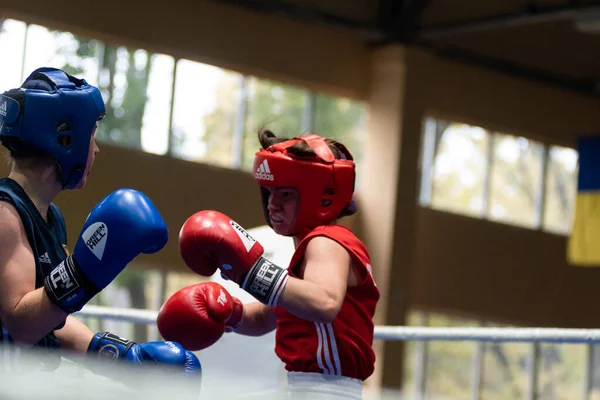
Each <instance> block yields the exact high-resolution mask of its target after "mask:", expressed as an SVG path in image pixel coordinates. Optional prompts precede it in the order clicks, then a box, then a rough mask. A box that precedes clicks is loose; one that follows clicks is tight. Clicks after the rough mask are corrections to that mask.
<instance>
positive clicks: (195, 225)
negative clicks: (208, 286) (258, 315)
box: [179, 210, 288, 305]
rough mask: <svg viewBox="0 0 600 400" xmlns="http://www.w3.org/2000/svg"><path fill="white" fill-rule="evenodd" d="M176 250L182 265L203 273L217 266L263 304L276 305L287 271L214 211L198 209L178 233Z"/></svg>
mask: <svg viewBox="0 0 600 400" xmlns="http://www.w3.org/2000/svg"><path fill="white" fill-rule="evenodd" d="M179 252H180V253H181V257H182V258H183V260H184V262H185V263H186V265H187V266H188V267H189V268H190V269H191V270H192V271H194V272H196V273H197V274H200V275H204V276H210V275H213V274H214V273H215V272H216V270H217V269H220V270H221V272H222V274H223V275H224V276H225V277H227V278H228V279H230V280H232V281H234V282H236V283H237V284H238V285H240V287H241V288H242V289H244V290H246V291H247V292H248V293H250V294H251V295H253V296H254V297H255V298H256V299H257V300H259V301H261V302H262V303H264V304H267V305H276V304H277V300H278V299H279V295H280V294H281V292H283V289H284V287H285V284H286V282H287V279H288V273H287V270H285V269H283V268H281V267H278V266H277V265H275V264H273V263H271V262H270V261H268V260H267V259H265V258H264V257H262V255H263V253H264V249H263V247H262V245H261V244H260V243H259V242H257V241H256V240H255V239H254V238H253V237H252V236H250V234H249V233H248V232H246V230H245V229H244V228H242V227H241V226H240V225H239V224H237V223H236V222H235V221H233V220H232V219H231V218H229V217H228V216H227V215H225V214H222V213H220V212H218V211H210V210H207V211H200V212H197V213H196V214H194V215H192V216H191V217H190V218H188V220H187V221H185V223H184V224H183V227H182V228H181V231H180V232H179Z"/></svg>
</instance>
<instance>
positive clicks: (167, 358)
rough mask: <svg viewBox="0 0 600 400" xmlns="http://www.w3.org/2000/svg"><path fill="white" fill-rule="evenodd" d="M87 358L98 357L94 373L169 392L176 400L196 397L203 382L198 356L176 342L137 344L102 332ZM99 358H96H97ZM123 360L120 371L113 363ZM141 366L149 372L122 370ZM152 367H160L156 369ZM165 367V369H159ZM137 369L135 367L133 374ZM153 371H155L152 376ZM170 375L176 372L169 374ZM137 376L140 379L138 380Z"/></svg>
mask: <svg viewBox="0 0 600 400" xmlns="http://www.w3.org/2000/svg"><path fill="white" fill-rule="evenodd" d="M87 353H88V356H92V358H96V357H97V358H98V359H99V360H98V361H99V362H95V363H93V364H90V367H91V368H90V369H91V370H92V371H93V372H96V373H98V374H101V375H104V376H106V377H109V378H113V379H116V380H119V381H122V382H123V383H125V384H126V385H127V386H129V387H132V388H135V389H138V390H141V391H150V392H154V394H156V392H157V391H160V390H161V387H162V390H165V389H168V391H169V392H170V394H171V395H173V396H174V397H173V398H180V399H181V398H188V397H189V398H197V395H198V393H199V387H200V384H201V382H202V367H201V365H200V361H199V360H198V357H196V355H195V354H194V353H192V352H191V351H187V350H185V349H184V348H183V347H182V346H181V345H180V344H178V343H175V342H148V343H143V344H137V343H134V342H132V341H131V340H127V339H123V338H121V337H119V336H117V335H114V334H112V333H109V332H99V333H96V335H94V337H93V338H92V341H91V342H90V344H89V346H88V350H87ZM94 356H96V357H94ZM118 361H122V362H123V363H122V364H121V368H116V367H115V366H114V363H116V362H118ZM127 365H130V366H134V365H141V366H145V367H150V368H151V369H150V370H144V371H140V372H142V373H141V374H139V373H138V374H137V375H132V374H131V373H127V370H125V369H122V367H127ZM152 367H159V369H153V368H152ZM160 367H163V368H160ZM135 370H138V369H137V368H134V371H135ZM152 371H155V373H154V374H152ZM169 372H171V373H174V375H172V374H168V373H169ZM136 376H137V379H136ZM178 379H179V381H178V390H177V393H175V391H174V388H173V387H170V388H165V387H163V386H164V382H165V381H169V383H170V384H173V385H175V381H177V380H178Z"/></svg>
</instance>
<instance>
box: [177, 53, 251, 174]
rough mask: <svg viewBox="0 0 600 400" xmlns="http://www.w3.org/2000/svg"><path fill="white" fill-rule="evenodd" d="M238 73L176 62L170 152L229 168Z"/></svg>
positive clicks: (238, 80) (180, 156) (231, 157)
mask: <svg viewBox="0 0 600 400" xmlns="http://www.w3.org/2000/svg"><path fill="white" fill-rule="evenodd" d="M239 87H240V75H239V74H236V73H233V72H230V71H227V70H224V69H221V68H217V67H213V66H210V65H206V64H201V63H198V62H194V61H189V60H179V61H178V62H177V76H176V77H175V94H174V104H173V107H174V109H173V132H172V134H173V137H172V138H171V140H172V151H173V155H174V156H176V157H179V158H182V159H185V160H190V161H198V162H205V163H210V164H215V165H220V166H224V167H230V166H231V165H232V162H233V156H232V140H233V129H234V123H235V117H236V111H237V101H236V99H237V93H238V91H239Z"/></svg>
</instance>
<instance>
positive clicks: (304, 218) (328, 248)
mask: <svg viewBox="0 0 600 400" xmlns="http://www.w3.org/2000/svg"><path fill="white" fill-rule="evenodd" d="M259 140H260V143H261V145H262V149H261V150H260V151H258V152H257V153H256V156H255V160H254V171H255V175H254V176H255V179H256V181H257V182H258V184H259V187H260V193H261V195H262V200H263V209H264V214H265V218H266V221H267V223H268V224H269V225H270V226H271V227H272V228H273V229H274V230H275V232H277V233H278V234H280V235H285V236H291V237H293V239H294V244H295V247H296V250H295V253H294V255H293V257H292V260H291V262H290V264H289V266H288V268H281V267H280V266H277V265H275V264H273V263H272V262H270V261H269V260H267V259H265V258H264V257H263V247H262V246H261V245H260V243H258V242H257V241H256V240H255V239H254V238H252V237H251V236H250V235H249V234H248V232H246V231H245V230H244V229H243V228H242V227H241V226H240V225H238V224H237V223H236V222H234V221H233V220H231V219H230V218H229V217H227V216H226V215H223V214H222V213H219V212H217V211H201V212H198V213H196V214H194V215H192V216H191V217H190V218H189V219H188V220H187V221H186V222H185V224H184V225H183V227H182V229H181V232H180V237H179V246H180V252H181V256H182V258H183V259H184V261H185V263H186V264H187V266H188V267H189V268H190V269H191V270H193V271H195V272H196V273H198V274H200V275H204V276H210V275H212V274H213V273H215V272H216V270H217V269H219V270H220V271H221V274H222V275H223V276H224V277H226V278H227V279H230V280H233V281H235V282H236V283H237V284H239V285H240V287H241V288H242V289H244V290H246V291H247V292H249V293H250V294H252V295H253V296H254V297H255V298H256V299H257V300H258V302H255V303H250V304H246V305H245V306H243V305H242V303H241V302H240V301H239V300H238V299H236V298H233V297H232V296H231V295H230V294H229V293H228V292H227V290H225V289H224V288H223V287H222V286H221V285H219V284H218V283H214V282H210V283H202V284H198V285H192V286H188V287H186V288H184V289H182V290H180V291H179V292H177V293H175V294H174V295H173V296H172V297H171V298H170V299H169V300H168V301H167V302H166V303H165V304H164V305H163V307H162V308H161V310H160V312H159V317H158V321H157V323H158V328H159V330H160V332H161V334H162V335H163V337H164V338H165V339H167V340H174V341H177V342H179V343H181V344H182V345H183V346H184V347H185V348H187V349H189V350H199V349H202V348H206V347H208V346H210V345H212V344H214V343H215V342H216V341H217V340H218V339H219V338H220V337H221V336H222V335H223V333H224V332H225V331H235V332H237V333H238V334H242V335H250V336H258V335H263V334H266V333H268V332H271V331H272V330H273V329H276V345H275V352H276V354H277V355H278V357H279V358H280V359H281V360H282V361H283V363H284V364H285V367H286V369H287V371H288V383H289V390H290V393H291V394H292V398H295V399H296V398H297V399H300V398H311V399H315V398H319V399H338V398H343V399H354V398H356V399H360V398H362V384H363V381H364V380H366V379H367V378H368V377H369V376H370V375H371V374H372V373H373V370H374V363H375V354H374V352H373V349H372V343H373V331H374V324H373V315H374V313H375V307H376V304H377V301H378V300H379V290H378V288H377V286H376V284H375V282H374V280H373V276H372V274H371V265H370V263H371V261H370V257H369V253H368V251H367V249H366V248H365V246H364V245H363V243H362V242H361V241H360V240H359V239H358V238H357V237H356V236H355V235H354V234H353V233H352V232H351V231H350V230H349V229H347V228H346V227H344V226H342V225H338V224H337V220H338V219H339V218H341V217H343V216H346V215H351V214H353V213H354V212H355V211H356V205H355V203H354V200H353V192H354V181H355V165H354V161H353V158H352V155H351V154H350V152H349V151H348V150H347V149H346V147H345V146H343V145H342V144H341V143H339V142H336V141H334V140H330V139H325V138H323V137H320V136H317V135H306V136H300V137H295V138H293V139H290V140H288V139H285V138H278V137H276V136H275V135H274V134H273V133H271V132H270V131H261V132H260V133H259Z"/></svg>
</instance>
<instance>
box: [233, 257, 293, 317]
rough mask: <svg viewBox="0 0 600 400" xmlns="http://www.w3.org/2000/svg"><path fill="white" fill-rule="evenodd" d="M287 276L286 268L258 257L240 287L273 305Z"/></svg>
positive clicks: (281, 291) (283, 286)
mask: <svg viewBox="0 0 600 400" xmlns="http://www.w3.org/2000/svg"><path fill="white" fill-rule="evenodd" d="M288 278H289V275H288V272H287V270H286V269H284V268H281V267H279V266H277V265H275V264H273V263H272V262H271V261H269V260H267V259H266V258H264V257H260V258H259V259H258V261H256V263H255V264H254V265H253V266H252V268H251V269H250V271H248V273H247V274H246V277H245V278H244V282H243V283H242V286H241V287H242V289H244V290H245V291H246V292H248V293H250V294H251V295H252V296H254V298H256V300H258V301H260V302H261V303H263V304H266V305H267V306H273V307H275V306H276V305H277V304H278V302H279V296H280V295H281V293H283V290H284V289H285V285H286V283H287V280H288Z"/></svg>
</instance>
